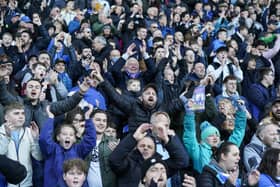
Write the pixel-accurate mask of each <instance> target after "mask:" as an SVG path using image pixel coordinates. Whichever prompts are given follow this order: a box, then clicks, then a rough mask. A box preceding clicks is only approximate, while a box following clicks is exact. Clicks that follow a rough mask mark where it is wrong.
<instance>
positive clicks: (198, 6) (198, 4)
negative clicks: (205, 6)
mask: <svg viewBox="0 0 280 187" xmlns="http://www.w3.org/2000/svg"><path fill="white" fill-rule="evenodd" d="M194 9H195V10H196V11H197V12H200V11H202V3H196V4H195V7H194Z"/></svg>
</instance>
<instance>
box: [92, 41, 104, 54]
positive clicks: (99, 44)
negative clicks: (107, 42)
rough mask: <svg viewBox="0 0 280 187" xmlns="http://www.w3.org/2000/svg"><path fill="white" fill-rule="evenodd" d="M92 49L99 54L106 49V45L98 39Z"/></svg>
mask: <svg viewBox="0 0 280 187" xmlns="http://www.w3.org/2000/svg"><path fill="white" fill-rule="evenodd" d="M92 47H93V49H94V50H95V51H97V52H99V51H101V49H102V48H103V47H104V45H103V44H102V43H101V42H100V41H99V40H97V39H94V40H93V41H92Z"/></svg>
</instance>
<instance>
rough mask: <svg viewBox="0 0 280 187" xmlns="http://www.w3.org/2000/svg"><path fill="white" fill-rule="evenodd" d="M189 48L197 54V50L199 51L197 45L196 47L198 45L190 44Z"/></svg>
mask: <svg viewBox="0 0 280 187" xmlns="http://www.w3.org/2000/svg"><path fill="white" fill-rule="evenodd" d="M191 48H192V50H194V51H195V52H198V50H199V48H200V47H199V45H198V43H193V44H191Z"/></svg>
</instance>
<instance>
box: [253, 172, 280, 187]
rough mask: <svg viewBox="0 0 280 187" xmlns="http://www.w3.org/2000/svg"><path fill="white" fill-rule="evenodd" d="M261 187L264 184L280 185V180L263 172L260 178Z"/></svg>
mask: <svg viewBox="0 0 280 187" xmlns="http://www.w3.org/2000/svg"><path fill="white" fill-rule="evenodd" d="M258 186H259V187H263V186H268V187H269V186H272V187H280V182H278V183H277V182H276V181H275V180H274V179H272V178H271V176H269V175H267V174H263V173H262V174H261V176H260V179H259V185H258Z"/></svg>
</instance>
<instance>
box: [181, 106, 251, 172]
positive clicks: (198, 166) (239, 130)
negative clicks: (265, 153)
mask: <svg viewBox="0 0 280 187" xmlns="http://www.w3.org/2000/svg"><path fill="white" fill-rule="evenodd" d="M194 117H195V116H194V113H192V112H188V113H186V115H185V118H184V135H183V141H184V144H185V147H186V149H187V152H188V154H189V156H190V158H191V159H192V160H193V167H194V169H195V170H196V171H198V172H199V173H201V172H202V169H203V167H204V166H205V165H206V164H209V163H210V160H211V156H212V150H211V147H210V146H209V145H208V144H207V143H206V142H202V143H198V141H197V138H196V129H195V128H196V127H195V120H194ZM245 129H246V113H245V112H244V111H237V112H236V118H235V128H234V130H233V132H232V134H231V135H230V137H229V139H228V141H230V142H232V143H234V144H236V145H237V146H238V147H239V146H240V144H241V142H242V140H243V138H244V135H245Z"/></svg>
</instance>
